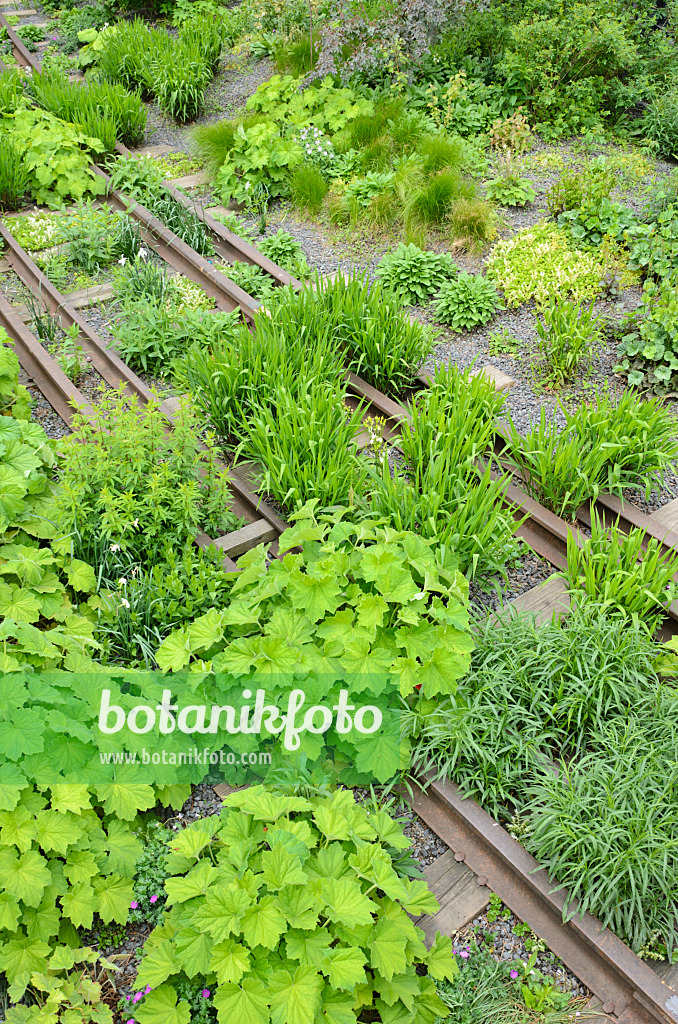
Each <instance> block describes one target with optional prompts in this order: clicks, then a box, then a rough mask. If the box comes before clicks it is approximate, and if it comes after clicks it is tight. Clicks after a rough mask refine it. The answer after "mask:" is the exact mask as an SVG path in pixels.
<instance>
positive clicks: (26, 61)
mask: <svg viewBox="0 0 678 1024" xmlns="http://www.w3.org/2000/svg"><path fill="white" fill-rule="evenodd" d="M0 25H1V26H2V28H4V29H5V31H6V32H7V37H8V39H9V41H10V43H11V44H12V47H13V48H14V54H15V56H16V59H17V63H18V64H20V65H21V66H22V67H23V68H29V69H30V70H31V71H35V72H40V71H42V63H41V62H40V61H39V60H38V58H37V57H36V56H35V54H33V53H31V51H30V50H29V49H28V47H27V46H26V44H25V43H24V42H23V40H22V39H21V36H20V35H18V33H17V32H15V31H14V29H13V28H12V26H11V25H10V23H9V22H8V21H7V18H6V17H5V16H4V14H0Z"/></svg>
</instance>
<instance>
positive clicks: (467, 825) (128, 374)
mask: <svg viewBox="0 0 678 1024" xmlns="http://www.w3.org/2000/svg"><path fill="white" fill-rule="evenodd" d="M0 25H4V26H5V27H6V28H7V29H9V31H8V35H9V38H10V40H11V42H12V46H13V50H14V55H15V59H16V60H17V62H18V63H19V64H20V66H23V67H26V68H29V67H30V68H32V69H33V70H39V69H40V62H39V60H38V59H37V58H36V57H35V55H34V54H31V53H30V51H28V50H27V49H26V47H25V46H24V45H23V43H21V40H20V39H19V37H18V36H17V35H16V33H15V32H14V31H13V30H12V29H11V28H10V27H9V26H8V25H7V22H6V19H5V18H4V17H3V16H2V15H0ZM118 152H119V153H120V154H121V155H123V156H131V155H134V154H131V153H130V151H129V150H126V149H125V147H118ZM99 173H101V174H103V175H104V176H105V172H103V171H101V170H100V169H99ZM165 188H166V189H167V191H168V193H169V194H170V195H172V197H173V198H174V199H175V200H176V201H177V202H179V203H181V204H182V205H183V206H185V207H187V208H191V209H194V210H195V212H196V214H197V216H199V217H200V219H201V220H202V221H203V223H204V224H205V225H206V227H207V228H208V230H209V232H210V235H211V237H212V239H213V241H214V245H215V250H216V252H217V254H218V255H219V256H221V257H222V258H223V259H224V260H226V261H227V262H234V261H241V262H246V263H250V264H252V265H255V266H259V267H260V268H261V269H262V270H264V271H265V272H266V273H267V274H269V275H270V277H271V278H272V279H273V280H274V282H275V283H276V284H278V285H292V286H293V287H301V284H300V282H299V281H297V280H296V279H294V278H293V277H291V275H289V274H287V272H286V271H284V270H282V268H279V267H277V266H276V265H275V264H274V263H273V262H272V261H271V260H269V259H268V258H267V257H265V256H264V255H263V254H261V253H259V252H258V251H257V250H256V248H255V247H253V246H251V245H249V244H248V243H246V242H244V241H243V240H242V239H240V238H238V236H236V235H234V234H233V233H232V232H230V231H228V229H227V228H225V227H224V226H223V225H222V224H220V222H219V221H217V220H216V219H215V218H214V217H211V216H210V214H209V213H208V212H205V211H203V210H200V209H198V208H195V207H194V205H193V203H192V201H191V200H190V198H189V197H188V196H186V195H185V194H184V193H183V192H181V191H180V190H179V189H177V188H176V187H175V186H173V185H172V184H171V183H166V184H165ZM108 201H109V202H110V204H111V205H112V206H113V207H114V208H116V209H119V210H120V211H121V212H124V213H126V214H128V215H130V216H132V217H133V218H134V219H135V220H136V221H137V222H138V223H139V225H140V227H141V230H142V233H143V237H144V240H145V241H146V243H147V244H149V245H150V246H151V247H152V248H153V249H154V250H155V251H156V252H157V253H158V255H160V256H161V258H162V259H163V260H164V261H165V262H167V263H168V264H169V265H170V266H172V267H173V268H174V269H175V270H176V271H177V272H178V273H180V274H184V275H185V276H187V277H189V278H190V279H191V280H194V281H195V282H196V283H198V284H199V285H200V286H201V287H202V288H203V289H204V290H205V292H206V293H207V294H208V295H210V296H211V297H212V298H213V299H214V301H215V305H216V306H217V308H219V309H224V310H228V311H231V310H234V309H240V310H241V313H242V316H243V318H244V319H245V321H246V322H248V323H253V319H254V315H255V313H256V309H257V307H258V303H257V302H256V301H255V300H253V299H252V298H251V296H249V295H247V293H245V292H244V291H243V290H242V289H239V288H238V286H237V285H235V284H234V282H232V281H230V279H229V278H228V277H227V276H226V275H225V274H223V273H221V272H220V271H218V270H217V269H215V268H214V267H213V266H212V264H210V263H209V261H207V260H205V259H204V258H203V257H200V256H198V254H197V253H195V252H194V251H193V250H191V249H190V248H189V247H188V246H186V245H185V243H183V242H181V240H180V239H178V238H177V236H176V235H174V234H173V233H172V232H170V231H169V230H168V229H167V228H166V226H165V225H164V224H162V223H161V222H160V221H158V220H157V218H155V217H153V215H152V214H151V213H150V212H149V211H148V210H146V209H145V208H144V207H143V206H141V205H140V204H138V203H136V202H134V201H133V200H130V199H129V198H128V197H127V196H125V195H124V194H123V193H119V192H113V193H111V195H110V196H109V199H108ZM0 233H1V234H2V238H3V241H4V243H5V246H6V250H7V251H6V258H7V261H8V263H9V265H10V267H11V268H12V270H13V271H14V272H15V273H16V274H17V276H18V277H19V278H20V280H21V281H22V282H23V283H24V284H25V285H26V286H27V287H28V288H29V289H30V290H31V292H32V293H33V295H35V296H36V297H37V298H39V299H40V301H41V302H42V303H43V304H44V305H45V307H46V308H47V309H48V310H49V311H50V312H51V313H52V314H53V315H58V316H59V317H60V318H61V320H62V323H64V324H65V325H66V326H71V325H73V324H77V326H78V329H79V332H80V343H81V345H82V347H83V349H84V350H85V351H86V353H87V355H88V357H89V359H90V362H91V365H92V366H93V368H94V369H95V370H96V371H97V372H98V373H99V374H100V376H101V377H102V379H103V380H104V381H106V382H107V383H108V384H110V385H111V386H113V387H119V386H123V387H124V388H125V389H126V390H127V391H128V393H129V394H131V395H135V396H136V397H137V398H138V399H139V401H140V402H141V403H142V404H146V403H147V402H148V401H149V400H150V399H151V398H152V392H151V391H150V389H149V388H148V387H147V386H146V385H145V384H144V382H143V381H142V380H141V379H140V378H139V377H138V376H137V375H136V374H134V373H133V371H131V370H130V369H129V367H127V366H126V364H125V363H124V362H123V361H122V360H121V359H120V358H119V356H117V355H116V353H115V352H114V351H112V350H111V349H110V348H109V347H108V346H107V345H106V343H105V342H104V340H103V339H102V338H101V337H100V336H99V335H98V333H97V332H96V331H94V330H93V329H92V328H91V327H90V326H89V324H88V323H87V320H86V317H83V316H81V314H80V313H78V310H77V309H76V307H75V306H74V305H73V304H72V303H71V302H69V300H68V297H67V296H64V295H61V294H60V293H59V292H58V290H57V289H56V288H54V286H53V285H52V284H51V283H50V282H49V280H48V279H47V277H46V276H45V275H44V274H42V272H41V271H40V270H39V268H38V267H37V266H36V265H35V263H34V262H33V261H32V260H31V258H30V256H29V255H28V254H27V253H26V252H25V251H24V250H22V249H21V247H20V246H18V245H17V243H16V241H15V240H14V239H13V237H12V235H11V233H10V232H9V231H7V229H5V228H2V227H0ZM0 325H2V326H3V327H4V328H5V330H6V331H7V333H8V335H9V336H10V338H11V340H12V342H13V344H14V346H15V349H16V351H17V354H18V356H19V359H20V361H21V364H22V367H23V368H24V370H25V371H26V372H27V373H28V375H29V376H30V377H31V379H32V380H33V381H34V382H35V384H36V386H37V387H38V388H39V389H40V391H41V392H42V394H43V395H44V396H45V398H46V399H47V401H48V402H49V403H50V405H52V407H53V408H54V409H55V411H56V412H57V413H58V414H59V415H60V416H61V417H62V418H63V419H64V420H65V421H66V422H67V423H70V422H71V421H72V417H73V407H74V405H75V406H79V407H80V408H81V411H83V412H84V413H85V415H87V414H88V411H89V412H91V406H90V405H89V403H88V402H87V399H86V398H85V396H84V395H83V394H82V392H80V391H79V390H78V388H77V387H76V386H75V385H74V384H73V383H72V382H71V381H70V380H69V379H68V378H67V377H66V376H65V374H64V373H63V371H62V370H61V369H60V367H59V365H58V364H57V363H56V361H55V360H54V359H53V358H52V357H51V356H49V354H48V353H47V352H46V351H45V349H44V348H43V346H42V345H41V344H40V342H39V341H38V340H37V338H36V337H35V336H34V335H33V334H32V333H31V331H30V330H29V329H28V327H27V326H26V325H25V323H24V322H23V320H22V319H21V317H20V315H18V313H17V311H16V310H15V309H13V307H12V306H11V305H10V303H9V302H7V300H6V299H5V298H4V297H1V296H0ZM347 383H348V389H349V391H350V398H349V399H348V404H349V405H352V406H353V407H356V406H357V405H361V407H362V409H363V412H364V415H366V416H367V415H372V416H373V415H380V416H383V417H384V418H385V419H386V422H387V426H386V431H385V436H386V438H387V439H388V440H389V441H390V442H391V443H392V444H394V445H396V446H397V442H398V434H399V431H400V426H401V424H402V422H403V421H404V420H406V419H407V418H408V416H409V412H408V410H407V408H406V407H405V406H403V405H401V404H400V403H397V402H394V401H393V400H392V399H390V398H388V397H387V396H385V395H383V394H382V393H381V392H379V391H378V390H377V389H375V388H372V387H371V386H370V385H368V384H366V382H364V381H362V380H361V379H360V378H358V377H356V376H355V375H352V374H347ZM420 383H421V385H422V386H424V385H425V383H426V378H425V376H422V378H421V380H420ZM173 403H175V404H174V405H173ZM175 408H176V400H172V399H170V400H167V401H166V402H164V403H163V404H162V406H161V409H162V411H163V413H164V415H165V417H166V419H167V422H168V426H169V427H171V425H172V422H173V416H174V411H175ZM359 443H360V441H359ZM362 443H365V438H364V437H363V438H362ZM229 476H230V480H231V491H232V496H233V508H234V511H235V512H236V514H238V515H240V516H242V517H243V518H244V519H245V520H246V524H247V525H246V526H245V527H244V528H243V529H241V530H238V531H234V532H233V533H231V534H228V535H226V536H224V537H220V538H209V537H207V536H206V535H205V534H199V535H198V536H197V537H196V543H198V544H199V545H201V546H205V545H208V544H210V543H215V544H216V546H217V547H218V548H220V549H221V551H222V552H223V555H224V560H225V563H226V564H227V565H228V566H229V567H231V568H233V569H235V568H236V566H235V562H234V559H236V558H237V557H238V556H239V555H240V554H242V553H244V552H245V551H247V550H249V549H250V548H251V547H254V546H256V545H257V544H259V543H271V544H272V545H273V552H274V553H275V551H276V548H275V544H276V539H277V537H278V536H279V535H280V533H281V532H282V530H284V529H285V528H286V526H287V524H286V523H285V521H284V520H283V519H282V518H281V517H280V516H278V515H277V513H276V512H275V511H274V510H273V509H271V508H270V506H268V505H267V504H266V502H265V501H262V500H261V498H260V497H259V496H258V495H257V494H256V493H255V491H254V490H253V489H252V488H251V487H250V486H249V485H248V484H247V483H246V482H245V481H244V480H242V479H241V478H240V477H239V476H238V475H237V471H236V472H235V473H234V472H232V471H230V472H229ZM504 498H505V501H506V504H507V506H508V507H509V508H511V509H512V511H513V512H514V514H515V515H516V516H517V517H519V518H523V517H525V516H527V518H526V519H525V522H524V523H522V525H521V526H520V527H519V530H518V533H519V535H520V536H521V537H522V538H523V540H524V541H525V542H526V543H527V544H528V546H529V547H530V548H531V549H532V550H534V551H535V552H536V553H537V554H539V555H540V556H541V557H543V558H545V559H546V560H547V561H548V562H549V563H550V564H551V565H553V566H554V568H556V569H562V568H564V566H565V564H566V557H565V553H566V546H567V538H568V536H569V535H570V534H572V533H575V535H576V536H577V537H578V539H579V541H581V534H579V531H577V530H576V527H573V526H572V525H571V524H568V523H566V522H564V520H562V519H560V518H559V517H558V516H555V515H554V514H553V513H552V512H550V511H549V510H548V509H546V508H544V506H542V505H540V504H539V503H538V502H537V501H535V500H534V499H532V498H530V497H529V496H528V495H527V494H526V493H525V492H524V491H523V490H522V489H521V487H520V486H519V481H517V480H516V482H515V483H507V485H506V488H505V492H504ZM595 507H596V509H597V511H598V512H599V514H600V515H601V516H602V517H603V518H604V521H605V522H608V523H609V522H612V521H613V520H616V519H617V517H620V523H621V526H622V529H625V530H627V531H628V529H631V528H632V527H641V528H642V529H643V530H644V531H645V533H646V535H647V537H648V538H649V537H655V538H657V539H658V540H660V541H661V542H662V543H663V545H664V547H665V548H666V549H667V550H668V549H678V519H677V527H676V532H673V529H672V528H670V527H669V526H667V524H666V522H663V523H662V521H660V520H658V519H653V517H652V516H647V515H645V514H644V513H643V512H642V511H641V510H639V509H637V508H635V507H634V506H633V505H631V504H630V503H628V502H620V501H619V500H618V499H617V498H615V497H614V496H612V495H604V494H603V495H599V497H598V499H597V500H596V502H595ZM590 515H591V510H590V507H588V506H585V507H583V508H582V509H580V510H579V512H578V517H577V518H578V519H579V521H580V522H583V523H584V524H585V525H586V524H587V523H590ZM587 516H588V517H589V518H588V519H587ZM669 615H670V619H671V621H669V623H668V629H669V632H673V623H674V622H676V621H678V615H676V614H675V613H674V612H671V611H670V612H669ZM411 802H412V806H413V809H414V810H415V811H416V813H417V814H418V815H419V816H420V817H421V818H422V819H423V820H424V821H425V822H426V823H427V824H428V825H429V826H430V827H431V828H432V829H433V830H434V831H435V832H436V833H437V834H438V835H439V836H440V838H441V839H443V840H444V841H445V842H446V843H447V845H448V846H449V847H450V852H449V853H448V854H445V855H444V856H443V857H441V858H439V859H438V860H437V861H436V862H435V863H434V864H433V865H432V866H431V867H430V868H429V869H427V875H428V878H429V884H430V885H431V888H432V889H433V891H434V892H436V894H437V895H438V897H439V900H440V903H441V910H440V911H439V913H438V914H437V915H436V916H435V917H434V918H430V919H429V918H421V919H420V920H419V921H418V924H419V925H420V927H422V928H423V929H424V931H425V932H426V933H427V934H431V936H432V933H433V932H434V931H435V930H436V929H439V930H442V931H446V932H453V931H456V930H457V929H459V928H461V927H462V926H463V925H465V924H466V923H467V922H468V921H469V920H472V919H473V917H475V916H476V915H477V914H478V913H479V912H480V911H481V910H482V909H483V907H484V906H485V905H486V904H487V900H488V896H489V890H490V889H491V890H492V891H493V892H495V893H497V895H498V896H499V897H500V898H501V899H502V901H503V902H504V903H505V904H506V905H507V906H508V907H509V908H510V909H511V910H512V911H513V912H514V913H515V914H516V915H517V916H518V917H520V918H521V919H522V920H524V921H526V922H527V923H528V924H529V925H530V927H531V928H532V929H533V931H534V932H535V933H536V934H537V935H538V936H540V937H541V938H542V939H543V940H544V941H545V942H546V943H547V945H548V947H549V949H550V950H551V951H552V952H553V953H555V954H556V955H557V956H559V957H560V958H561V959H562V960H563V962H564V963H565V964H566V965H567V967H568V968H569V969H570V970H571V971H572V972H573V973H574V974H575V975H576V976H577V977H578V978H580V980H581V981H582V982H583V983H584V984H585V985H586V986H587V987H588V988H589V989H590V990H591V991H592V992H593V993H594V994H595V996H597V998H598V1000H599V1001H600V1004H601V1009H602V1011H603V1013H605V1014H606V1015H608V1017H606V1019H610V1017H611V1018H612V1019H613V1020H616V1021H617V1022H618V1024H671V1022H674V1024H676V1022H678V995H677V994H676V993H675V992H674V990H673V989H672V988H671V987H670V986H669V985H667V984H665V982H664V981H662V980H661V978H660V977H659V976H658V974H657V973H656V972H655V971H653V970H652V968H651V967H649V966H648V965H647V964H646V963H645V962H644V961H641V960H639V959H638V957H636V956H635V954H633V953H632V951H631V950H630V949H629V948H628V947H627V946H625V945H624V943H622V942H621V941H620V940H619V939H617V938H616V937H615V936H614V935H613V934H612V933H611V932H609V931H608V930H601V929H600V926H599V923H598V922H596V921H595V919H593V918H592V917H591V916H590V915H584V917H583V918H582V919H578V918H574V919H572V920H570V921H568V922H567V923H565V924H564V923H563V922H562V906H563V893H562V891H561V892H554V891H553V888H554V883H552V882H549V880H548V878H547V877H546V873H545V872H544V871H543V870H542V869H539V866H538V864H537V863H536V861H534V859H533V858H532V857H531V856H530V855H529V854H527V853H526V851H525V850H524V849H523V848H522V847H521V846H520V845H519V844H518V843H517V842H516V841H515V840H513V839H512V838H511V837H510V836H509V835H508V834H507V833H506V832H505V831H504V830H503V829H502V827H501V826H500V825H499V824H498V823H497V822H495V821H493V820H492V819H491V818H490V817H489V816H488V815H487V814H486V813H485V812H484V811H482V809H481V808H480V807H479V806H478V804H476V803H475V801H473V800H471V799H462V797H461V793H460V791H459V789H458V787H456V786H455V785H454V784H453V783H450V782H448V783H440V782H435V781H432V780H421V785H420V786H419V787H418V788H417V789H415V792H414V793H413V795H412V799H411ZM665 971H666V976H667V979H668V980H669V981H671V982H673V983H675V984H678V970H677V971H674V972H673V973H672V970H671V969H670V968H668V967H667V968H665ZM674 974H675V975H676V976H675V977H674ZM600 1019H601V1020H602V1018H600Z"/></svg>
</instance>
